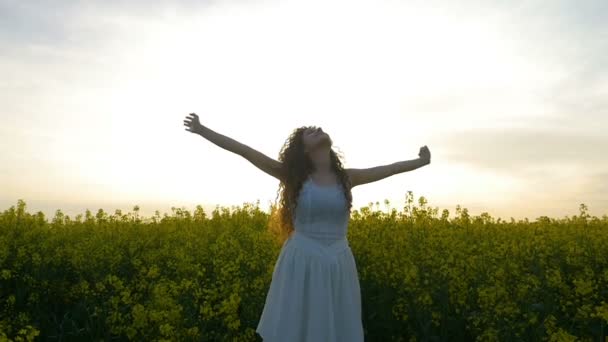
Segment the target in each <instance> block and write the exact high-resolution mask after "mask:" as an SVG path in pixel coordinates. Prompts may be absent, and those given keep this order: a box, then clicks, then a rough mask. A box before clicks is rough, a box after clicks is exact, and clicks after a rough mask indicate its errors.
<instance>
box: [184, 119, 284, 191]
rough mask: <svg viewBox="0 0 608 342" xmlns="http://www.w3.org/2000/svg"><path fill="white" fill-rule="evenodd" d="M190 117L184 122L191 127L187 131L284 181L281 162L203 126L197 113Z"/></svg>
mask: <svg viewBox="0 0 608 342" xmlns="http://www.w3.org/2000/svg"><path fill="white" fill-rule="evenodd" d="M190 116H191V117H187V118H186V120H184V125H185V126H188V127H189V129H186V130H187V131H189V132H192V133H196V134H198V135H200V136H202V137H203V138H205V139H207V140H209V141H211V142H212V143H214V144H215V145H217V146H219V147H221V148H223V149H225V150H228V151H230V152H232V153H236V154H238V155H240V156H241V157H243V158H245V159H247V160H248V161H249V162H251V163H252V164H253V165H255V166H256V167H257V168H258V169H260V170H262V171H264V172H266V173H267V174H269V175H271V176H273V177H275V178H277V179H279V180H281V179H282V171H283V167H282V164H281V162H279V161H277V160H274V159H272V158H270V157H268V156H266V155H265V154H263V153H261V152H259V151H257V150H255V149H253V148H251V147H249V146H247V145H245V144H242V143H240V142H238V141H236V140H234V139H232V138H230V137H227V136H225V135H222V134H220V133H217V132H215V131H213V130H211V129H210V128H208V127H206V126H203V125H201V124H200V122H199V120H198V115H196V114H195V113H191V114H190ZM188 120H191V121H188Z"/></svg>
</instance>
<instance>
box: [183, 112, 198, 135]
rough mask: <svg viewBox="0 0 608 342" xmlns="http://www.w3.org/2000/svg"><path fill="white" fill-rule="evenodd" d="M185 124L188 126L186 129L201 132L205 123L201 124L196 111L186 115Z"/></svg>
mask: <svg viewBox="0 0 608 342" xmlns="http://www.w3.org/2000/svg"><path fill="white" fill-rule="evenodd" d="M184 126H186V127H188V128H186V131H188V132H192V133H197V134H200V133H201V132H202V131H203V125H201V123H200V121H199V120H198V115H196V113H190V114H189V115H188V116H186V119H184Z"/></svg>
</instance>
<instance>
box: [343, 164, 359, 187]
mask: <svg viewBox="0 0 608 342" xmlns="http://www.w3.org/2000/svg"><path fill="white" fill-rule="evenodd" d="M344 172H345V173H346V176H347V177H348V181H349V182H350V187H351V189H352V188H353V187H354V186H356V185H358V183H357V182H356V179H357V169H353V168H345V169H344Z"/></svg>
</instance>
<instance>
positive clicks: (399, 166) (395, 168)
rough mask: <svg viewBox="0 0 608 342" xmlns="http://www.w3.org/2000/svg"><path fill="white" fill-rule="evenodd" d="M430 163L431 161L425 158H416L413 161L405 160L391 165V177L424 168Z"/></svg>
mask: <svg viewBox="0 0 608 342" xmlns="http://www.w3.org/2000/svg"><path fill="white" fill-rule="evenodd" d="M429 163H430V160H427V159H423V158H416V159H411V160H404V161H400V162H396V163H393V164H392V165H391V175H396V174H399V173H402V172H407V171H412V170H415V169H418V168H420V167H423V166H425V165H427V164H429Z"/></svg>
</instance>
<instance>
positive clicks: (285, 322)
mask: <svg viewBox="0 0 608 342" xmlns="http://www.w3.org/2000/svg"><path fill="white" fill-rule="evenodd" d="M361 318H362V316H361V290H360V287H359V276H358V273H357V267H356V264H355V259H354V257H353V254H352V251H351V249H350V246H349V244H348V240H347V239H346V238H343V239H340V240H338V241H335V242H333V243H332V244H331V245H329V246H326V245H324V244H322V243H320V242H319V241H317V240H314V239H312V238H310V237H308V236H306V235H304V234H302V233H299V232H298V231H295V232H294V233H293V234H292V236H291V237H289V238H288V239H287V240H286V241H285V243H284V244H283V246H282V248H281V252H280V254H279V257H278V258H277V261H276V263H275V266H274V271H273V274H272V281H271V283H270V289H269V290H268V294H267V295H266V302H265V305H264V310H263V312H262V315H261V318H260V321H259V323H258V326H257V329H256V332H257V333H258V334H259V335H260V336H261V337H262V338H263V340H264V341H266V342H278V341H281V342H286V341H288V342H341V341H344V342H346V341H348V342H360V341H363V324H362V319H361Z"/></svg>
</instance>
